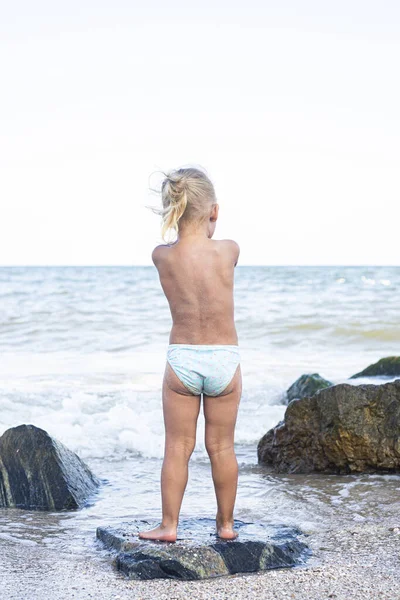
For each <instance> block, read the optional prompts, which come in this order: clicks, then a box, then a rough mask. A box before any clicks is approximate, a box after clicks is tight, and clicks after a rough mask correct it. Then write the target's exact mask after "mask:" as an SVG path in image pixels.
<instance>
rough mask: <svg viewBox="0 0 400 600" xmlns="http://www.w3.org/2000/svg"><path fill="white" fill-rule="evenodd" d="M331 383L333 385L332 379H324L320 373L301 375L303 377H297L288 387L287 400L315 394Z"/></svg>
mask: <svg viewBox="0 0 400 600" xmlns="http://www.w3.org/2000/svg"><path fill="white" fill-rule="evenodd" d="M331 385H333V383H332V382H331V381H328V380H327V379H324V378H323V377H321V375H319V374H318V373H310V374H305V375H301V377H299V378H298V379H296V381H295V382H294V383H293V384H292V385H291V386H290V388H288V390H287V392H286V396H287V400H288V402H290V401H291V400H295V399H296V398H305V397H306V396H313V395H314V394H315V393H316V392H318V390H323V389H325V388H326V387H329V386H331Z"/></svg>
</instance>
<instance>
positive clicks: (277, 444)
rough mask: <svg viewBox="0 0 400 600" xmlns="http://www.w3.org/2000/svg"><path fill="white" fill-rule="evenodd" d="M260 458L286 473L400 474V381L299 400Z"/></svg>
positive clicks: (264, 441)
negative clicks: (397, 472)
mask: <svg viewBox="0 0 400 600" xmlns="http://www.w3.org/2000/svg"><path fill="white" fill-rule="evenodd" d="M257 454H258V462H259V463H260V464H265V465H270V466H271V467H272V468H273V469H274V470H275V471H276V472H281V473H311V472H320V473H338V474H339V473H352V472H378V471H385V472H388V471H400V380H396V381H394V382H390V383H386V384H383V385H373V384H364V385H358V386H354V385H350V384H347V383H342V384H338V385H334V386H332V387H328V388H325V389H323V390H320V391H319V392H317V393H316V394H315V395H313V396H311V397H306V398H302V399H300V400H293V401H292V402H291V403H290V404H289V405H288V407H287V409H286V412H285V416H284V420H283V421H281V422H280V423H279V424H278V425H277V426H276V427H274V428H273V429H271V430H270V431H268V432H267V433H266V434H265V435H264V436H263V437H262V438H261V440H260V441H259V443H258V447H257Z"/></svg>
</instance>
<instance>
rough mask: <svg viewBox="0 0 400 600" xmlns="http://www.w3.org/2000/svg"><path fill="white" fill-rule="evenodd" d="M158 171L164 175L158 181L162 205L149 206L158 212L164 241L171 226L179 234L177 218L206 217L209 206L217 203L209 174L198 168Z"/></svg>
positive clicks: (198, 218) (192, 219) (181, 219)
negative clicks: (160, 182)
mask: <svg viewBox="0 0 400 600" xmlns="http://www.w3.org/2000/svg"><path fill="white" fill-rule="evenodd" d="M161 173H162V174H163V175H164V180H163V182H162V184H161V202H162V208H161V209H158V208H154V207H150V208H151V209H152V210H153V212H156V213H157V214H159V215H161V217H162V226H161V237H162V239H163V240H164V241H167V240H165V236H166V233H167V232H168V231H171V230H172V231H175V233H176V234H178V231H179V223H180V222H182V221H185V222H193V221H198V222H199V223H200V222H201V221H203V220H204V219H205V218H207V216H208V214H209V209H210V207H211V206H212V205H213V204H216V203H217V199H216V196H215V190H214V186H213V184H212V182H211V180H210V178H209V177H208V175H207V174H206V173H205V171H203V170H201V169H199V168H195V167H187V168H184V167H182V168H180V169H174V170H171V171H169V172H167V173H165V172H164V171H161Z"/></svg>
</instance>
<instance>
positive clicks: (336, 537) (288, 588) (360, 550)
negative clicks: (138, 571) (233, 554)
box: [0, 516, 400, 600]
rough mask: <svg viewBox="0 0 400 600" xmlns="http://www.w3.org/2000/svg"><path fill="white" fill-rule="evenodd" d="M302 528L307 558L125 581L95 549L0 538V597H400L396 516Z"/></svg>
mask: <svg viewBox="0 0 400 600" xmlns="http://www.w3.org/2000/svg"><path fill="white" fill-rule="evenodd" d="M339 525H340V524H338V526H337V527H336V528H329V529H324V530H321V531H313V532H305V533H308V535H307V536H306V537H305V538H304V539H305V540H306V541H307V543H308V544H309V546H310V548H311V549H312V551H313V556H312V557H311V559H310V560H309V561H308V563H307V565H305V566H302V567H296V568H294V569H279V570H278V569H277V570H273V571H266V572H263V573H252V574H247V575H233V576H228V577H219V578H216V579H212V580H204V581H193V582H188V581H176V580H153V581H134V580H129V579H127V578H126V577H125V576H123V575H122V574H120V573H118V572H117V571H116V570H115V568H114V567H113V565H112V560H111V557H110V556H109V555H108V554H107V552H106V551H102V550H101V549H100V548H99V559H98V560H93V559H92V558H85V557H84V556H83V555H82V554H81V553H79V555H74V554H73V553H71V551H70V550H68V547H66V548H65V551H63V552H57V553H55V552H54V548H46V547H43V546H42V545H37V544H34V545H31V544H25V543H11V544H10V542H7V541H5V540H2V541H1V542H0V552H1V560H0V581H1V588H0V598H1V600H3V599H4V600H14V599H15V600H17V599H18V600H25V599H26V600H43V599H44V598H46V597H48V598H52V600H61V599H64V598H79V599H89V598H98V599H99V600H103V599H104V600H105V599H110V600H111V599H114V600H125V599H126V600H128V599H129V600H131V599H135V600H139V599H141V600H150V599H154V598H158V599H160V600H162V599H168V600H172V599H176V600H179V599H182V600H183V599H184V600H187V599H188V598H197V599H199V600H203V599H204V600H206V599H207V600H210V599H211V600H212V599H215V600H219V599H227V600H228V599H235V598H237V599H239V598H240V599H243V600H246V599H248V598H271V599H275V598H276V599H278V598H290V599H292V598H294V599H297V600H303V599H304V600H324V599H325V598H326V599H328V598H333V599H335V600H349V599H351V600H358V599H360V600H361V599H362V600H377V599H378V598H379V599H388V600H389V599H390V600H397V599H400V581H399V577H398V573H399V570H400V517H399V519H398V520H397V522H396V521H395V520H394V519H393V516H391V517H382V518H381V519H379V520H377V521H376V522H373V523H370V522H369V523H356V524H353V525H348V524H347V525H346V526H345V528H343V529H342V528H340V526H339Z"/></svg>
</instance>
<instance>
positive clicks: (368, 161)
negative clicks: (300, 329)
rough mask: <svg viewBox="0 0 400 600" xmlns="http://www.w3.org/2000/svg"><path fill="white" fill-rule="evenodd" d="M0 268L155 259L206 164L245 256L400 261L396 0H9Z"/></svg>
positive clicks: (281, 260) (0, 118) (4, 18)
mask: <svg viewBox="0 0 400 600" xmlns="http://www.w3.org/2000/svg"><path fill="white" fill-rule="evenodd" d="M0 56H1V58H0V77H1V93H0V205H1V211H0V265H10V266H11V265H145V264H152V263H151V251H152V249H153V247H154V246H155V245H157V244H158V243H160V242H161V239H160V220H159V217H158V216H156V215H154V214H153V213H152V212H151V211H149V210H148V209H147V208H146V205H148V204H155V203H157V202H158V198H157V197H156V196H155V195H154V194H152V193H151V192H150V191H149V186H150V185H154V184H157V183H159V179H157V176H155V175H153V177H150V175H151V173H152V172H154V171H156V170H158V169H163V170H168V169H171V168H175V167H179V166H186V165H189V164H194V165H200V166H202V167H204V168H205V169H206V170H207V172H208V174H209V176H210V177H211V179H212V180H213V182H214V185H215V190H216V194H217V198H218V200H219V203H220V219H219V222H218V224H217V229H216V234H215V237H216V239H222V238H231V239H235V240H237V241H238V243H239V244H240V246H241V255H240V263H239V264H242V265H245V264H247V265H251V264H265V265H285V264H289V265H331V264H335V265H356V264H360V265H368V264H370V265H379V264H386V265H399V264H400V242H399V217H400V177H399V175H400V168H399V167H400V108H399V107H400V77H399V64H400V3H399V2H398V1H396V0H393V1H390V0H381V1H380V2H378V1H376V0H374V1H370V0H335V1H333V0H332V1H325V2H321V0H314V1H311V0H282V2H277V1H276V0H274V1H271V0H260V1H258V0H257V1H255V0H247V1H246V2H236V1H232V0H230V1H229V2H228V1H227V0H213V1H209V0H202V2H196V3H189V2H183V1H182V2H180V1H177V0H169V1H168V2H161V1H151V0H150V1H149V2H147V3H146V6H145V3H144V2H138V1H136V2H134V1H132V0H131V1H128V0H113V2H104V1H96V2H94V0H79V1H77V0H69V1H68V2H65V1H59V2H53V1H50V0H48V1H43V0H37V1H36V2H31V1H29V2H28V1H26V0H24V1H21V0H15V1H13V2H7V3H6V2H5V1H4V0H3V2H1V4H0Z"/></svg>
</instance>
